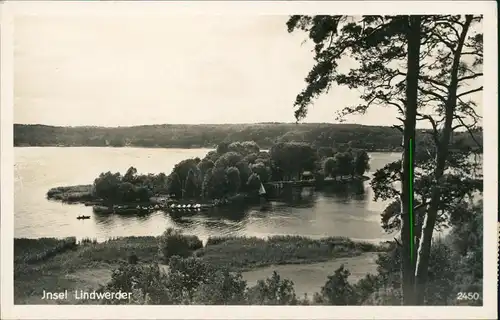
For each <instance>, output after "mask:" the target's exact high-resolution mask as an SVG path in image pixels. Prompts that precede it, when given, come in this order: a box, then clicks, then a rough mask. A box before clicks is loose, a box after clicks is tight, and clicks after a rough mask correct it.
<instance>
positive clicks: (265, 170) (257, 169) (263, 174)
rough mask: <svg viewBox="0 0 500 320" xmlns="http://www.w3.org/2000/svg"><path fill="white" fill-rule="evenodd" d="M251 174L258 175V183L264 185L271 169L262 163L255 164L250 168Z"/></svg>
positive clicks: (269, 176)
mask: <svg viewBox="0 0 500 320" xmlns="http://www.w3.org/2000/svg"><path fill="white" fill-rule="evenodd" d="M250 169H251V170H252V172H254V173H256V174H258V175H259V178H260V181H261V182H263V183H266V182H268V181H269V180H270V178H271V168H269V167H267V166H266V165H265V164H264V163H263V162H257V163H255V164H253V165H251V166H250Z"/></svg>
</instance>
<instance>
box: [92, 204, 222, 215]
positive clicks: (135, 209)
mask: <svg viewBox="0 0 500 320" xmlns="http://www.w3.org/2000/svg"><path fill="white" fill-rule="evenodd" d="M214 206H215V204H199V203H196V204H178V203H171V204H156V205H146V206H145V205H137V206H127V205H122V206H120V205H115V206H112V207H107V206H93V211H94V212H95V213H116V214H126V213H134V214H137V213H139V214H145V213H151V212H154V211H157V210H167V211H176V212H177V211H202V210H207V209H209V208H213V207H214Z"/></svg>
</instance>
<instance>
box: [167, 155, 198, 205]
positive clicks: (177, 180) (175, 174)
mask: <svg viewBox="0 0 500 320" xmlns="http://www.w3.org/2000/svg"><path fill="white" fill-rule="evenodd" d="M197 165H198V163H197V162H196V160H195V159H186V160H182V161H181V162H179V163H178V164H176V165H175V166H174V168H173V170H172V172H171V173H170V175H169V179H168V190H169V192H171V193H174V194H176V195H177V196H178V197H181V198H182V197H184V192H185V190H186V182H187V181H191V180H188V179H187V178H188V175H189V173H190V172H191V171H192V172H193V173H197V172H198V170H197V169H198V167H197Z"/></svg>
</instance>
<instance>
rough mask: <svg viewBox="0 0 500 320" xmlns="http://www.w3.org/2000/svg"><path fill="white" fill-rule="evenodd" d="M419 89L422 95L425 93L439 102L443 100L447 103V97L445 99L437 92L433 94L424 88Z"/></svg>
mask: <svg viewBox="0 0 500 320" xmlns="http://www.w3.org/2000/svg"><path fill="white" fill-rule="evenodd" d="M418 89H419V90H420V91H421V92H422V93H424V94H428V95H431V96H434V97H436V98H438V99H439V100H441V101H442V102H443V103H446V98H445V97H443V96H442V95H439V94H437V93H435V92H432V91H429V90H426V89H424V88H422V87H418Z"/></svg>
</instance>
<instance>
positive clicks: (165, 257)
mask: <svg viewBox="0 0 500 320" xmlns="http://www.w3.org/2000/svg"><path fill="white" fill-rule="evenodd" d="M202 246H203V244H202V242H201V240H200V239H198V238H197V237H195V236H186V235H183V234H182V233H181V232H180V231H179V230H174V229H172V228H168V229H167V231H165V232H164V233H163V235H162V236H160V239H159V256H160V259H161V260H162V261H164V262H168V261H169V259H170V257H172V256H180V257H188V256H190V255H191V253H192V251H193V250H196V249H199V248H201V247H202Z"/></svg>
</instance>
